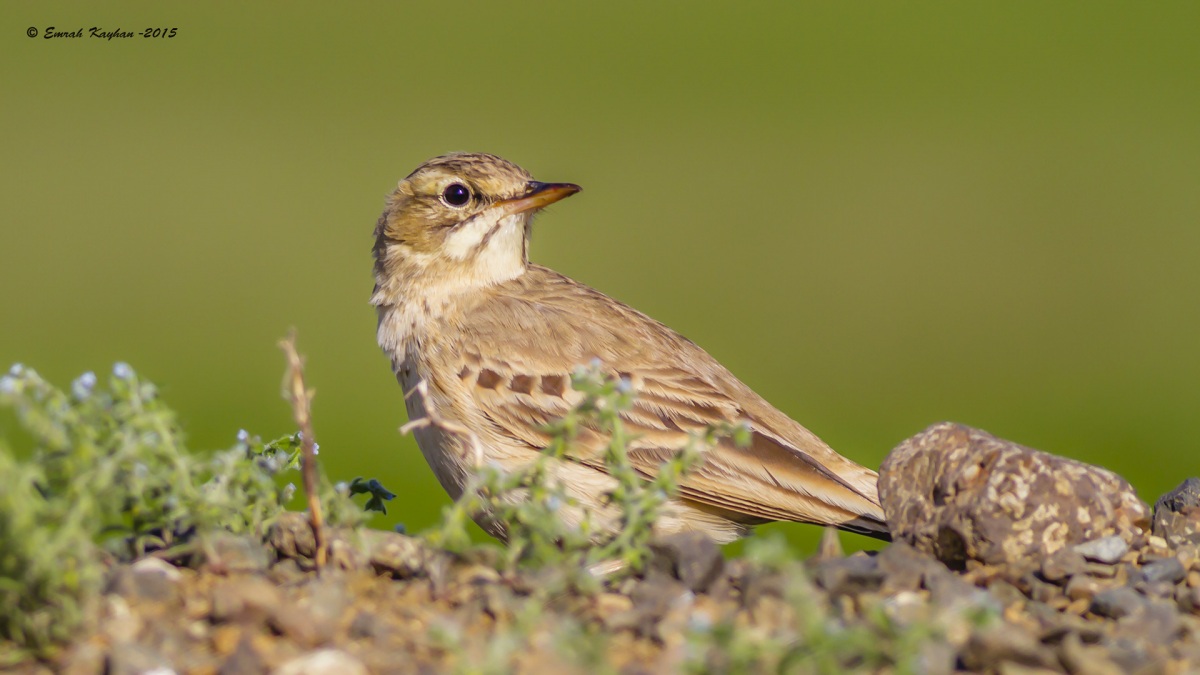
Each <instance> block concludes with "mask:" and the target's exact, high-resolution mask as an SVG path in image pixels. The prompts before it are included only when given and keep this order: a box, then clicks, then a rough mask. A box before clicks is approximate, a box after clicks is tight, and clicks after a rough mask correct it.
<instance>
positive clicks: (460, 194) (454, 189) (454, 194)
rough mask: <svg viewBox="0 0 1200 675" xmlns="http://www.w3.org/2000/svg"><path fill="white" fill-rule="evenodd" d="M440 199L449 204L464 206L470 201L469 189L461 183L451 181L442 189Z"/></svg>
mask: <svg viewBox="0 0 1200 675" xmlns="http://www.w3.org/2000/svg"><path fill="white" fill-rule="evenodd" d="M442 201H444V202H446V203H447V204H449V205H450V206H454V207H458V206H466V205H467V202H469V201H471V191H470V190H469V189H467V186H466V185H463V184H462V183H451V184H450V185H447V186H446V189H445V190H442Z"/></svg>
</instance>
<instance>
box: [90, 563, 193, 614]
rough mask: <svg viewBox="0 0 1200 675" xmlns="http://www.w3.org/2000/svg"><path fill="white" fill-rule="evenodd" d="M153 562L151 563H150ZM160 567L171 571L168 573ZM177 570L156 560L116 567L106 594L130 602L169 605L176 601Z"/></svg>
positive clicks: (177, 594)
mask: <svg viewBox="0 0 1200 675" xmlns="http://www.w3.org/2000/svg"><path fill="white" fill-rule="evenodd" d="M151 560H153V561H155V562H154V563H151V562H150V561H151ZM160 565H164V566H166V567H167V568H168V569H170V570H171V572H170V573H168V572H167V571H166V570H164V569H162V568H161V567H160ZM180 576H181V575H180V573H179V570H177V569H175V567H173V566H172V565H170V564H168V563H165V562H163V561H161V560H158V559H157V558H146V559H144V560H140V561H138V562H137V563H134V564H133V565H130V566H128V567H118V568H117V569H116V570H115V571H114V572H113V575H112V576H111V577H110V578H109V580H108V584H107V586H106V587H105V592H106V593H116V594H118V595H121V596H122V597H124V598H126V599H128V600H132V601H138V600H142V601H149V602H160V603H170V602H174V601H175V600H177V599H178V596H179V593H178V586H179V578H180Z"/></svg>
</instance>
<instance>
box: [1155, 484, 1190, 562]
mask: <svg viewBox="0 0 1200 675" xmlns="http://www.w3.org/2000/svg"><path fill="white" fill-rule="evenodd" d="M1154 534H1155V536H1159V537H1162V538H1163V539H1164V540H1166V541H1167V542H1168V543H1170V544H1171V545H1172V546H1180V545H1183V544H1200V478H1189V479H1187V480H1185V481H1183V482H1182V483H1180V484H1179V487H1177V488H1175V489H1174V490H1171V491H1170V492H1168V493H1167V494H1165V495H1163V496H1161V497H1159V498H1158V502H1156V503H1155V504H1154Z"/></svg>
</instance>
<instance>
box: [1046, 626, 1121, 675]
mask: <svg viewBox="0 0 1200 675" xmlns="http://www.w3.org/2000/svg"><path fill="white" fill-rule="evenodd" d="M1058 653H1059V656H1060V658H1061V660H1062V662H1063V665H1064V666H1066V667H1067V670H1068V671H1070V672H1072V673H1086V674H1087V675H1122V674H1123V673H1124V672H1125V671H1123V670H1122V669H1121V668H1120V667H1119V666H1117V664H1116V663H1113V661H1112V660H1111V659H1109V658H1108V656H1107V654H1106V652H1105V650H1104V648H1103V647H1095V646H1085V645H1084V644H1083V641H1082V640H1081V639H1080V638H1079V635H1077V634H1074V633H1071V634H1068V635H1067V636H1066V637H1065V638H1063V641H1062V644H1061V646H1060V647H1059V650H1058Z"/></svg>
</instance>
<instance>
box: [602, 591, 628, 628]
mask: <svg viewBox="0 0 1200 675" xmlns="http://www.w3.org/2000/svg"><path fill="white" fill-rule="evenodd" d="M593 602H594V607H595V611H596V614H597V615H598V616H599V617H600V620H601V621H603V622H604V623H605V625H608V624H609V623H610V622H611V620H612V619H613V617H616V616H619V615H620V614H622V613H624V612H628V611H629V610H631V609H633V601H632V600H630V599H629V597H628V596H625V595H621V594H620V593H601V594H600V595H598V596H596V599H595V600H594V601H593Z"/></svg>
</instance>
